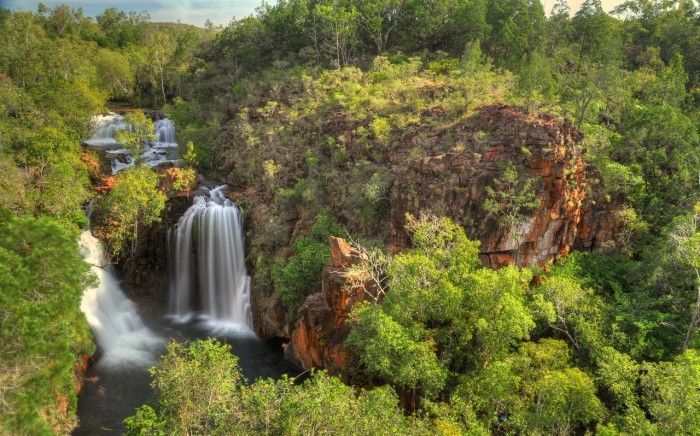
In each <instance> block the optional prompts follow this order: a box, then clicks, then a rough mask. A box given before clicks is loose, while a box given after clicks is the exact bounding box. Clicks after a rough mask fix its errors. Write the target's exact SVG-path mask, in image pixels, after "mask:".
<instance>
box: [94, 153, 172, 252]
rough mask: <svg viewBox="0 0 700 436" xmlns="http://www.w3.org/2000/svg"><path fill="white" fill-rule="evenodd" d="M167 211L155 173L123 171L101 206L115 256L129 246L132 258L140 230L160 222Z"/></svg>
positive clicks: (143, 169)
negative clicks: (164, 211) (162, 213)
mask: <svg viewBox="0 0 700 436" xmlns="http://www.w3.org/2000/svg"><path fill="white" fill-rule="evenodd" d="M164 208H165V195H164V194H163V193H162V192H160V191H159V190H158V175H157V174H156V173H154V172H153V171H152V170H151V169H150V168H148V167H146V166H142V165H137V166H134V167H131V168H127V169H126V170H124V171H121V172H120V173H119V174H118V175H117V176H116V180H115V185H114V187H113V188H112V190H111V191H110V192H109V194H107V196H106V197H105V198H104V199H103V200H102V202H101V204H100V210H101V215H102V220H103V221H104V223H105V225H106V230H107V240H108V241H109V244H110V248H111V250H112V252H113V253H114V254H117V255H119V254H122V253H123V252H124V250H125V249H126V248H127V244H128V245H129V247H128V250H129V251H128V252H129V253H130V254H133V253H134V252H135V251H136V246H137V245H136V244H137V243H138V237H139V228H140V227H143V226H148V225H150V224H153V223H155V222H158V221H160V214H161V212H162V211H163V209H164Z"/></svg>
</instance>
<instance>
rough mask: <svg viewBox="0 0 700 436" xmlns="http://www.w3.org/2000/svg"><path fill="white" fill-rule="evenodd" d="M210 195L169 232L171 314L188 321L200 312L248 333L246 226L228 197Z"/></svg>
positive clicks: (199, 199) (219, 189)
mask: <svg viewBox="0 0 700 436" xmlns="http://www.w3.org/2000/svg"><path fill="white" fill-rule="evenodd" d="M225 188H226V186H225V185H224V186H219V187H216V188H214V189H212V190H206V189H205V188H204V189H205V192H203V193H202V194H201V195H197V196H195V198H194V202H193V204H192V206H191V207H190V208H189V209H188V210H187V212H185V214H184V215H183V216H182V217H181V218H180V220H179V221H178V223H177V224H176V225H175V226H173V228H171V229H170V231H169V232H168V245H169V247H170V270H171V290H170V307H169V309H170V314H171V315H173V316H175V317H177V318H178V319H186V318H189V317H190V316H191V315H193V314H195V313H197V312H199V314H200V315H202V316H204V317H205V318H207V319H208V320H210V321H212V322H214V323H216V324H217V325H219V326H220V325H222V324H223V325H226V326H228V327H232V328H234V329H237V330H243V331H249V330H250V329H251V327H252V321H251V314H250V277H248V273H247V271H246V267H245V250H244V248H245V247H244V240H243V222H242V216H241V212H240V210H239V209H238V207H237V206H236V205H235V204H234V203H233V202H232V201H231V200H229V199H227V198H226V196H225V195H224V190H225Z"/></svg>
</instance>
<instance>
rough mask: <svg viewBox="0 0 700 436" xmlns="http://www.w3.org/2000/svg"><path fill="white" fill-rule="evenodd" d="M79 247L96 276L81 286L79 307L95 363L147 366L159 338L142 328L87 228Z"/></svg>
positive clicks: (155, 352) (138, 317) (156, 349)
mask: <svg viewBox="0 0 700 436" xmlns="http://www.w3.org/2000/svg"><path fill="white" fill-rule="evenodd" d="M80 247H81V250H82V252H83V255H84V256H85V261H86V262H88V263H89V264H90V265H91V267H90V269H91V270H92V272H93V273H94V274H95V276H96V277H97V279H98V283H97V285H96V286H94V287H89V288H87V289H85V292H84V293H83V298H82V301H81V302H80V310H82V312H83V313H84V314H85V318H87V321H88V324H89V325H90V328H91V329H92V332H93V334H94V335H95V338H96V339H97V343H98V344H99V346H100V350H101V351H102V354H101V356H100V359H99V361H98V365H104V366H109V367H127V366H134V365H139V366H148V365H151V364H152V363H154V361H155V356H156V354H157V353H158V351H159V350H160V348H161V346H162V344H163V340H162V339H161V338H160V337H158V336H157V335H156V334H155V333H153V332H152V331H151V330H150V329H149V328H148V327H146V326H145V325H144V323H143V321H142V320H141V317H140V316H139V314H138V313H137V312H136V306H135V305H134V303H133V302H132V301H131V300H129V299H128V298H127V297H126V296H125V295H124V293H123V292H122V290H121V288H120V287H119V283H118V282H117V280H116V278H115V276H114V272H113V270H112V266H111V265H109V264H107V263H106V262H105V258H104V252H103V250H102V246H101V244H100V242H99V241H98V240H97V238H95V237H94V236H92V234H91V233H90V231H89V230H86V231H85V232H83V233H82V235H80Z"/></svg>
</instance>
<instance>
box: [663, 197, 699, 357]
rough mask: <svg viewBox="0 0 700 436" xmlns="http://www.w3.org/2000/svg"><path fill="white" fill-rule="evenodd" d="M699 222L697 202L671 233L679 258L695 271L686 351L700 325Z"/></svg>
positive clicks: (677, 222)
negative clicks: (694, 292) (691, 212)
mask: <svg viewBox="0 0 700 436" xmlns="http://www.w3.org/2000/svg"><path fill="white" fill-rule="evenodd" d="M698 223H700V203H696V205H695V210H694V213H693V214H690V215H687V216H682V217H678V218H677V219H676V222H675V225H674V228H673V230H672V231H671V233H670V234H669V238H670V240H671V243H672V244H673V245H674V248H675V250H676V255H677V256H678V258H679V260H680V261H681V262H682V263H684V264H685V265H687V266H689V267H690V268H692V270H693V271H694V272H695V288H696V297H695V303H694V304H693V306H692V309H691V311H690V322H689V323H688V329H687V330H686V333H685V339H684V340H683V350H684V351H685V350H687V349H688V347H690V345H691V343H692V341H693V337H694V336H695V334H696V333H697V330H698V328H699V327H700V229H699V228H698Z"/></svg>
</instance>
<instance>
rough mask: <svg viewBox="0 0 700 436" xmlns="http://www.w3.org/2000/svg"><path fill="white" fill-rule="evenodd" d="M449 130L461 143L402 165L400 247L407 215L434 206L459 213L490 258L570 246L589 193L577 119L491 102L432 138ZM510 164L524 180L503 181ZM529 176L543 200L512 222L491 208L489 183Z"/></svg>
mask: <svg viewBox="0 0 700 436" xmlns="http://www.w3.org/2000/svg"><path fill="white" fill-rule="evenodd" d="M448 135H449V136H451V137H452V138H453V141H454V142H455V144H454V145H453V146H452V147H450V148H449V149H447V150H446V151H440V152H438V153H431V154H428V155H427V156H422V157H419V158H414V159H408V160H405V162H406V164H404V165H397V166H396V168H397V169H396V170H395V176H394V180H395V182H394V185H393V187H392V190H391V197H390V198H391V199H390V202H391V207H390V211H391V212H390V213H391V218H390V220H389V228H388V233H389V238H390V240H389V243H390V247H391V248H392V249H393V250H394V251H397V250H401V249H403V248H405V247H407V246H408V244H409V241H408V235H407V234H406V232H405V231H404V227H403V225H404V222H405V218H404V216H405V214H406V213H411V214H414V215H417V214H419V213H422V212H427V213H432V214H437V215H445V216H450V217H452V218H453V219H455V220H457V221H458V222H459V223H460V224H462V225H463V226H464V227H465V229H466V230H467V234H468V235H469V236H470V237H472V238H476V239H479V240H480V241H481V250H482V258H483V261H484V262H485V263H486V264H487V265H491V266H501V265H505V264H509V263H517V264H519V265H530V264H541V263H543V262H545V261H547V260H550V259H553V258H554V257H556V256H562V255H566V254H567V253H568V252H569V250H570V249H571V246H572V244H573V243H574V241H575V240H576V237H577V234H578V225H579V222H580V221H581V216H582V213H583V204H584V203H583V200H584V197H585V193H586V183H585V181H586V175H585V172H584V166H583V160H582V158H581V150H580V147H579V142H580V140H581V139H582V135H581V133H580V132H579V131H578V130H577V129H576V128H575V127H574V126H573V125H572V124H571V123H570V122H569V121H567V120H564V121H560V120H557V119H555V118H553V117H551V116H549V115H539V116H532V115H529V114H527V113H526V112H525V111H524V110H522V109H520V108H515V107H510V106H489V107H487V108H484V109H482V110H481V111H480V113H479V115H478V116H477V117H474V118H473V119H470V120H468V121H466V122H465V123H463V124H461V125H458V126H454V127H453V128H451V129H449V130H445V131H442V132H439V133H437V134H436V137H435V138H430V139H429V140H431V141H434V142H436V143H443V144H444V143H445V142H446V138H445V136H448ZM397 160H403V159H402V158H401V157H400V156H399V157H397ZM508 164H511V165H513V167H514V168H516V169H517V172H518V174H519V175H520V178H521V180H520V181H519V185H522V186H519V185H518V183H514V184H512V186H510V185H509V186H503V184H498V183H497V180H498V179H500V178H502V177H503V171H504V168H506V166H507V165H508ZM526 181H530V183H531V184H532V188H533V189H534V192H535V194H536V203H537V204H538V206H537V207H535V208H530V209H527V208H524V209H523V210H521V211H519V212H518V215H520V217H517V220H511V222H503V220H501V219H499V218H501V217H500V216H499V214H497V213H493V214H490V213H488V212H486V211H485V210H484V207H483V205H484V201H485V200H486V199H487V188H491V189H494V190H495V191H498V190H504V189H509V188H510V189H513V190H515V193H518V190H519V189H525V188H524V186H525V185H524V184H525V183H526ZM505 206H506V207H508V205H505Z"/></svg>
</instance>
